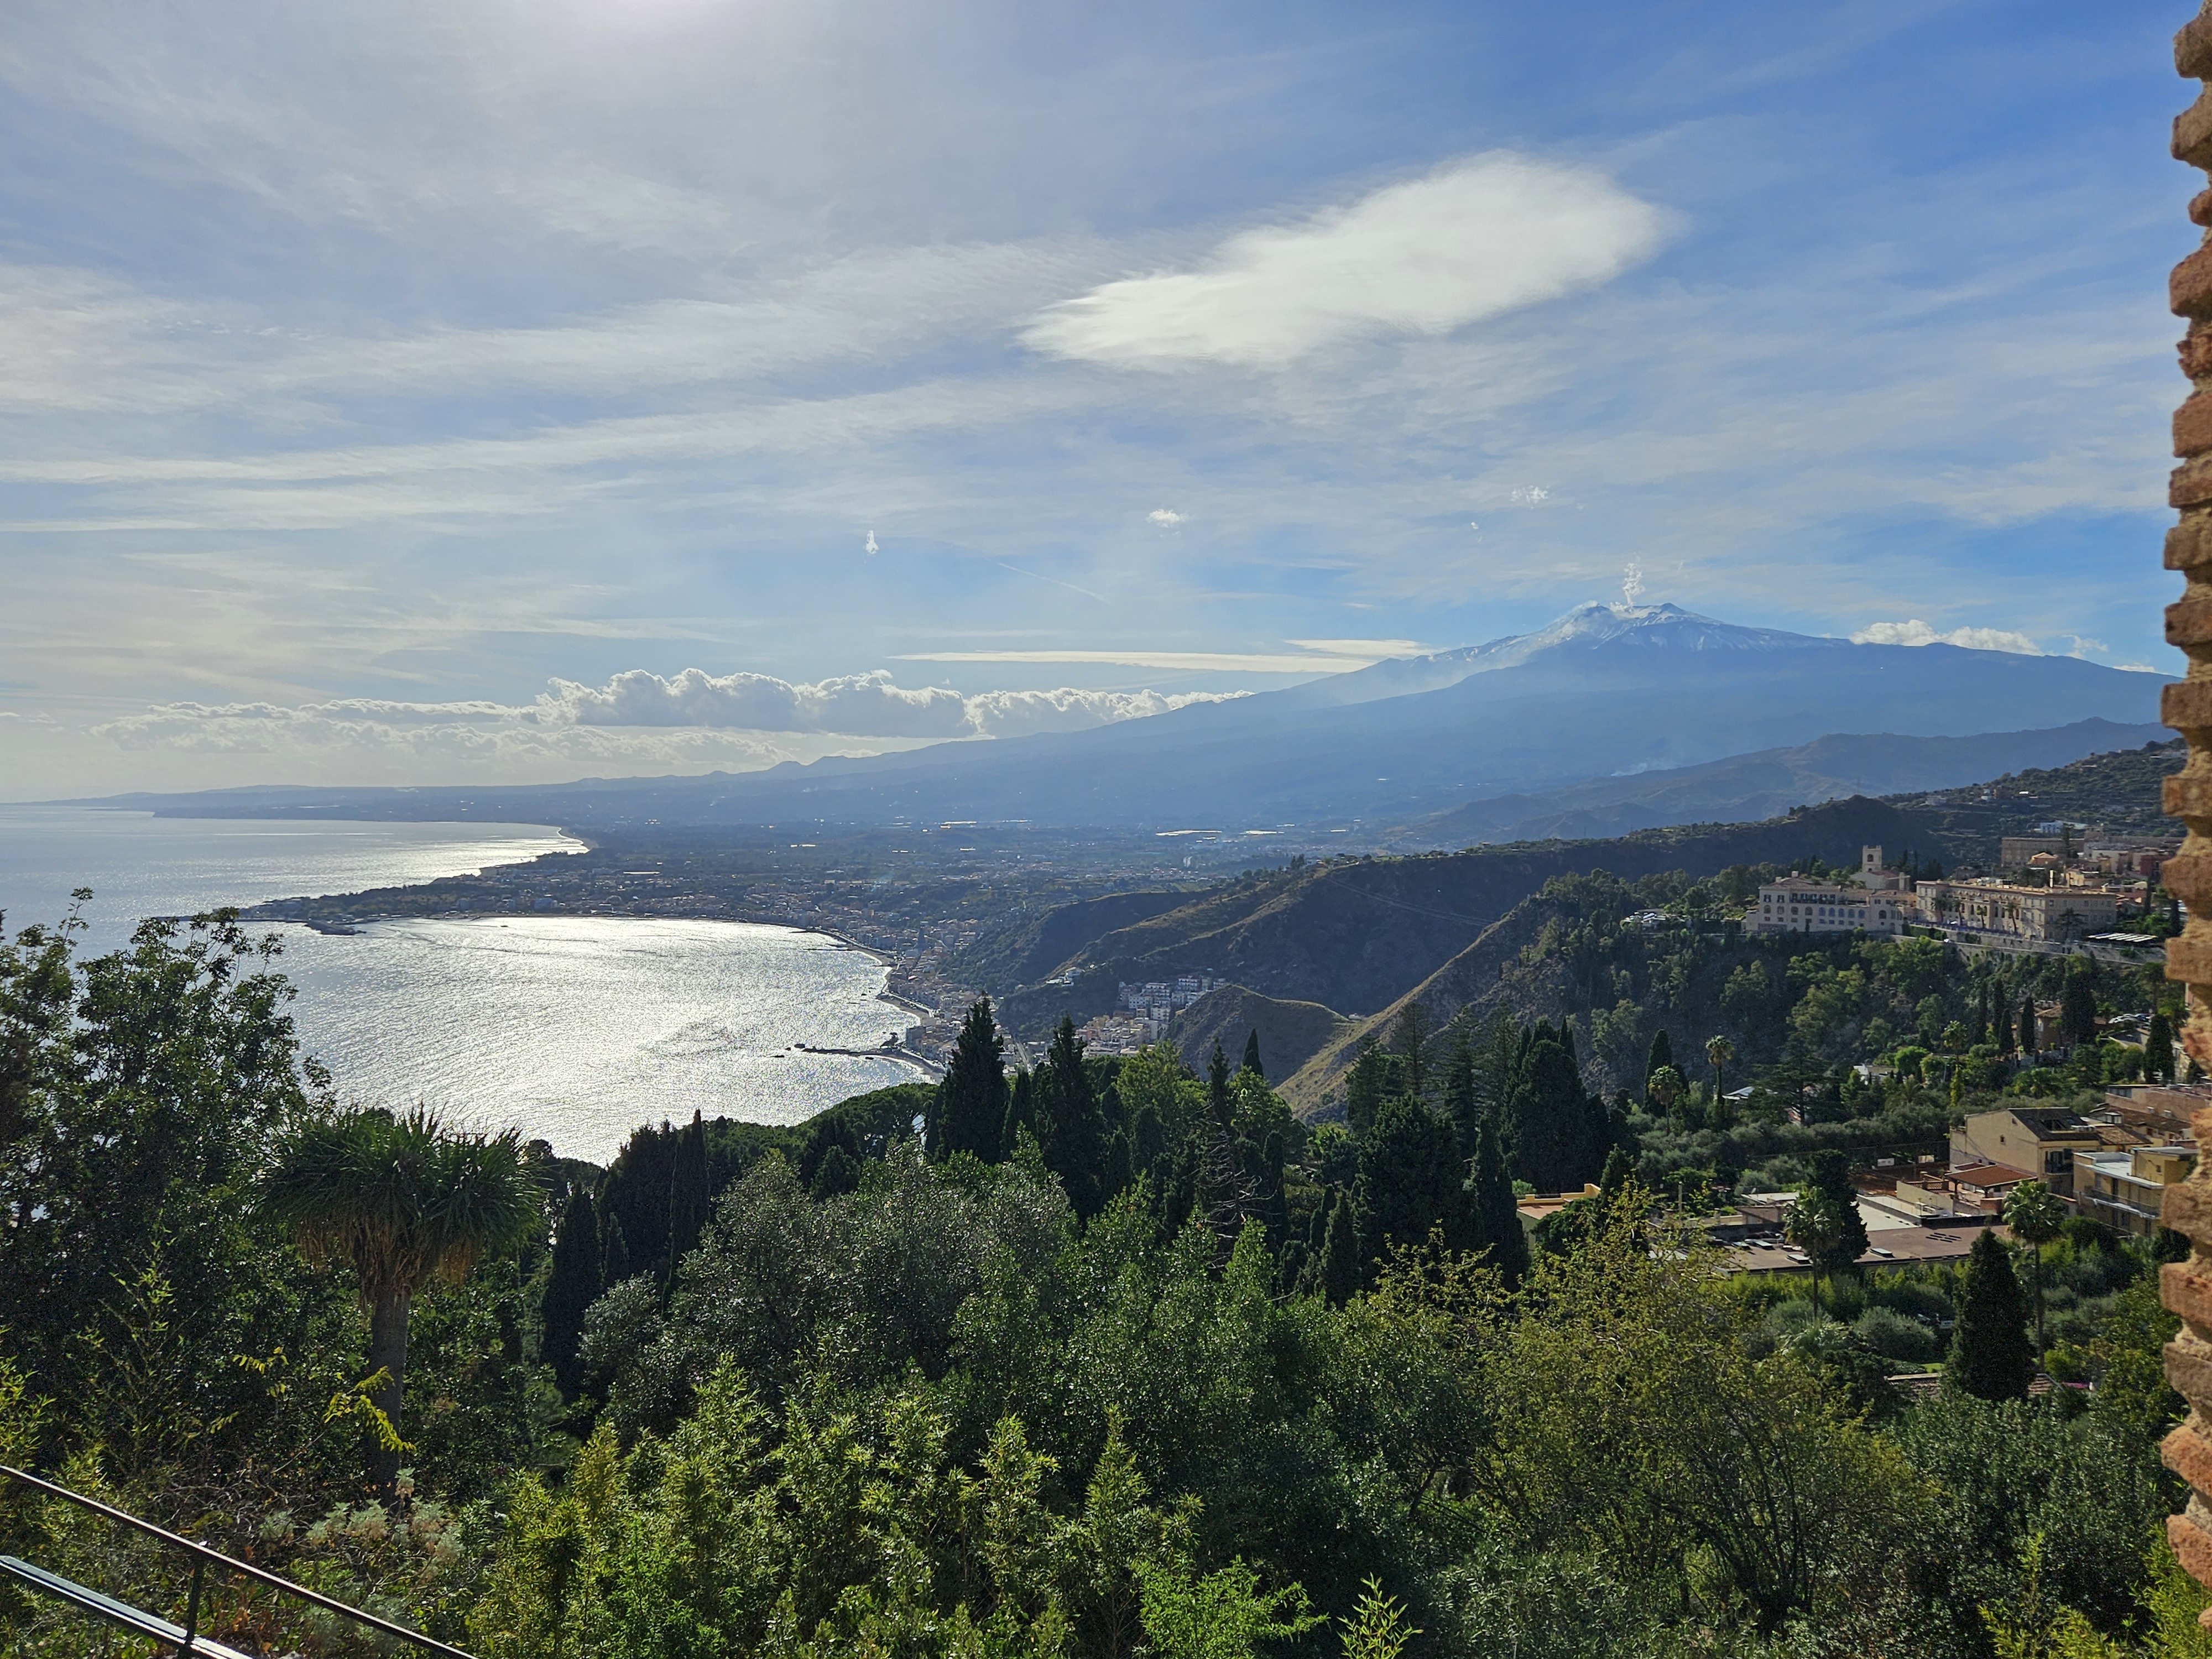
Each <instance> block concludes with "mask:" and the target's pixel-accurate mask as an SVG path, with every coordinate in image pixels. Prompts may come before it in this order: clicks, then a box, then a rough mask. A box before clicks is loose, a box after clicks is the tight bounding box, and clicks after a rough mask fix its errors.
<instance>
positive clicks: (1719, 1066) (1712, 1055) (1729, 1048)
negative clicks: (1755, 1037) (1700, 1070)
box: [1705, 1036, 1735, 1101]
mask: <svg viewBox="0 0 2212 1659" xmlns="http://www.w3.org/2000/svg"><path fill="white" fill-rule="evenodd" d="M1705 1059H1706V1060H1707V1061H1708V1062H1709V1063H1710V1064H1711V1066H1712V1068H1713V1098H1714V1099H1715V1100H1716V1101H1717V1100H1719V1099H1720V1097H1721V1096H1722V1095H1723V1093H1724V1092H1726V1091H1725V1089H1724V1087H1723V1085H1724V1084H1725V1083H1726V1081H1727V1079H1726V1075H1725V1074H1726V1073H1727V1070H1728V1066H1729V1062H1730V1061H1732V1060H1735V1044H1734V1043H1733V1042H1729V1040H1728V1039H1727V1038H1726V1037H1724V1036H1716V1037H1708V1038H1706V1039H1705Z"/></svg>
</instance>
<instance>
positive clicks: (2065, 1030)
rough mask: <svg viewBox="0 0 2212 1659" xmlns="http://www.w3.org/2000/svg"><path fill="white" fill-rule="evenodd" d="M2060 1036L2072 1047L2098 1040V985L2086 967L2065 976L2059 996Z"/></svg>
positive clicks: (2062, 1040)
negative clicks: (2063, 988)
mask: <svg viewBox="0 0 2212 1659" xmlns="http://www.w3.org/2000/svg"><path fill="white" fill-rule="evenodd" d="M2058 1036H2059V1040H2060V1041H2061V1042H2064V1043H2065V1044H2066V1045H2067V1046H2068V1047H2069V1048H2078V1047H2080V1046H2081V1044H2082V1043H2085V1042H2095V1041H2096V1040H2097V987H2096V985H2095V982H2094V981H2093V978H2092V977H2091V975H2090V974H2089V972H2088V970H2087V969H2086V968H2077V969H2075V971H2074V972H2072V973H2070V974H2069V975H2066V988H2065V990H2064V991H2063V992H2062V993H2061V994H2060V995H2059V999H2058Z"/></svg>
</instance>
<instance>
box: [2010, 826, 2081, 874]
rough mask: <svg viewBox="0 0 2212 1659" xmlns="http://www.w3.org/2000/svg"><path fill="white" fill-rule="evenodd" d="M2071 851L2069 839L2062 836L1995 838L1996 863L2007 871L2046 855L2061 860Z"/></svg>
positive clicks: (2055, 834)
mask: <svg viewBox="0 0 2212 1659" xmlns="http://www.w3.org/2000/svg"><path fill="white" fill-rule="evenodd" d="M2073 850H2074V849H2073V848H2072V846H2071V845H2070V844H2069V838H2068V837H2067V836H2064V835H2063V834H2057V833H2054V834H2051V835H2048V836H1998V837H1997V863H1998V865H1999V866H2001V867H2002V868H2004V869H2007V870H2017V869H2019V868H2021V866H2023V865H2025V864H2027V862H2028V860H2031V859H2034V858H2039V857H2041V856H2043V855H2045V854H2049V855H2050V856H2051V857H2052V858H2061V857H2064V856H2066V855H2068V854H2071V853H2072V852H2073Z"/></svg>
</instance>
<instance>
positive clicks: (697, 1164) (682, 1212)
mask: <svg viewBox="0 0 2212 1659" xmlns="http://www.w3.org/2000/svg"><path fill="white" fill-rule="evenodd" d="M712 1187H713V1182H712V1180H711V1178H710V1177H709V1176H708V1170H707V1128H706V1125H705V1124H704V1123H703V1122H702V1121H701V1119H700V1116H699V1113H698V1111H697V1110H696V1109H694V1110H693V1112H692V1114H691V1121H690V1122H689V1123H687V1124H685V1125H684V1127H683V1128H682V1129H681V1130H680V1131H678V1133H677V1136H676V1162H675V1164H673V1165H672V1166H671V1168H670V1170H669V1172H668V1272H669V1276H670V1277H671V1279H672V1278H673V1277H674V1276H675V1273H676V1264H677V1263H678V1262H679V1261H683V1260H684V1257H685V1256H686V1255H689V1254H690V1252H691V1251H692V1250H693V1249H696V1248H697V1247H698V1243H699V1231H700V1229H702V1227H704V1226H705V1225H707V1205H708V1200H709V1199H710V1198H712V1196H713V1193H712V1190H711V1189H712Z"/></svg>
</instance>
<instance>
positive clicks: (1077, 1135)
mask: <svg viewBox="0 0 2212 1659" xmlns="http://www.w3.org/2000/svg"><path fill="white" fill-rule="evenodd" d="M1215 1052H1216V1053H1217V1054H1218V1053H1219V1046H1218V1044H1217V1045H1216V1048H1215ZM1105 1129H1106V1124H1105V1120H1104V1119H1103V1117H1102V1116H1101V1115H1100V1114H1099V1110H1098V1097H1097V1094H1096V1093H1095V1092H1094V1091H1092V1089H1091V1073H1090V1071H1089V1070H1088V1068H1086V1067H1085V1065H1084V1063H1083V1039H1082V1038H1081V1037H1079V1036H1076V1035H1075V1022H1074V1021H1073V1019H1070V1018H1067V1017H1066V1016H1065V1015H1062V1016H1061V1018H1060V1026H1059V1029H1058V1030H1055V1031H1054V1032H1053V1034H1052V1048H1051V1051H1050V1052H1049V1053H1048V1054H1046V1056H1045V1063H1044V1069H1043V1071H1042V1073H1041V1074H1040V1075H1039V1076H1038V1078H1037V1080H1036V1138H1037V1146H1038V1147H1039V1149H1040V1150H1041V1151H1042V1152H1043V1153H1044V1161H1045V1166H1046V1167H1047V1168H1048V1169H1049V1170H1051V1171H1052V1172H1053V1173H1054V1175H1056V1176H1059V1177H1060V1185H1062V1186H1063V1187H1065V1188H1067V1200H1068V1202H1069V1203H1070V1204H1071V1205H1073V1206H1074V1208H1075V1212H1076V1213H1077V1214H1078V1215H1079V1216H1082V1217H1085V1218H1089V1217H1091V1216H1092V1215H1095V1214H1097V1211H1098V1206H1099V1204H1100V1202H1101V1201H1102V1200H1103V1194H1101V1193H1100V1191H1099V1177H1100V1176H1101V1174H1102V1173H1103V1171H1102V1170H1101V1168H1100V1164H1101V1162H1102V1160H1103V1157H1104V1154H1105V1150H1106V1147H1105Z"/></svg>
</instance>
